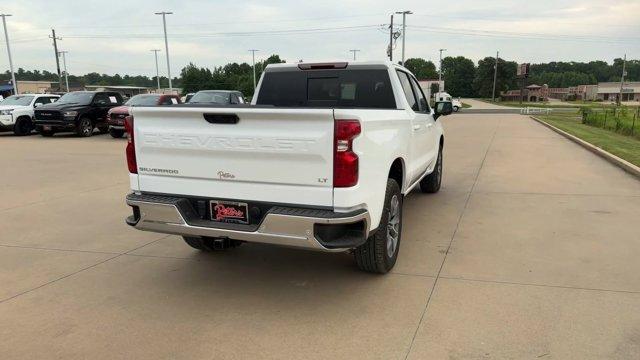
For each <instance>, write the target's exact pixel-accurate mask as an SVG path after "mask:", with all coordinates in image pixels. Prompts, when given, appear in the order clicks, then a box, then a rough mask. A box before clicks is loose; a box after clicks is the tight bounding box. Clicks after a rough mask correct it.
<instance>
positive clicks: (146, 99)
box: [124, 95, 160, 106]
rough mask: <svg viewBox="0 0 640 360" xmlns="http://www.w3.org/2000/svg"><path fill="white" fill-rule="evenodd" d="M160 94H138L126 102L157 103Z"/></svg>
mask: <svg viewBox="0 0 640 360" xmlns="http://www.w3.org/2000/svg"><path fill="white" fill-rule="evenodd" d="M159 98H160V95H136V96H134V97H132V98H131V99H129V100H127V102H126V103H124V104H125V105H127V106H137V105H156V104H158V99H159Z"/></svg>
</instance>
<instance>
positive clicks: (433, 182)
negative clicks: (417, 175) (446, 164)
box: [420, 144, 443, 194]
mask: <svg viewBox="0 0 640 360" xmlns="http://www.w3.org/2000/svg"><path fill="white" fill-rule="evenodd" d="M442 150H443V147H442V144H441V145H440V148H439V149H438V160H437V161H436V166H435V168H434V169H433V172H432V173H431V174H429V175H427V176H425V177H424V178H423V179H422V180H420V190H422V192H423V193H430V194H433V193H437V192H438V191H439V190H440V185H441V184H442Z"/></svg>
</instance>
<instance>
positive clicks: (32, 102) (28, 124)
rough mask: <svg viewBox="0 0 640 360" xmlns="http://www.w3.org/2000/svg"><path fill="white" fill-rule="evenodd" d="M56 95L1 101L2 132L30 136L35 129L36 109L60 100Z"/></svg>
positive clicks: (31, 96) (0, 128) (36, 95)
mask: <svg viewBox="0 0 640 360" xmlns="http://www.w3.org/2000/svg"><path fill="white" fill-rule="evenodd" d="M59 97H60V95H54V94H22V95H12V96H9V97H8V98H6V99H4V100H2V101H0V131H13V132H14V134H16V135H28V134H30V133H31V132H32V131H33V129H34V126H33V113H34V111H33V110H34V109H35V108H37V107H39V106H42V105H44V104H50V103H52V102H55V101H57V100H58V98H59Z"/></svg>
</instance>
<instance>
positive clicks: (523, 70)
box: [516, 63, 529, 78]
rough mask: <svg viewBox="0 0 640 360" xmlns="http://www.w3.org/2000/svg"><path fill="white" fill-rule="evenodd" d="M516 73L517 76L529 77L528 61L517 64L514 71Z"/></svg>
mask: <svg viewBox="0 0 640 360" xmlns="http://www.w3.org/2000/svg"><path fill="white" fill-rule="evenodd" d="M516 75H517V76H518V77H519V78H526V77H529V63H524V64H518V69H517V71H516Z"/></svg>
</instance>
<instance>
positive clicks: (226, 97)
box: [187, 90, 246, 105]
mask: <svg viewBox="0 0 640 360" xmlns="http://www.w3.org/2000/svg"><path fill="white" fill-rule="evenodd" d="M187 103H189V104H216V105H235V104H244V103H246V101H245V100H244V95H242V93H241V92H240V91H235V90H202V91H198V92H197V93H195V94H194V95H193V97H191V99H189V100H187Z"/></svg>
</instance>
